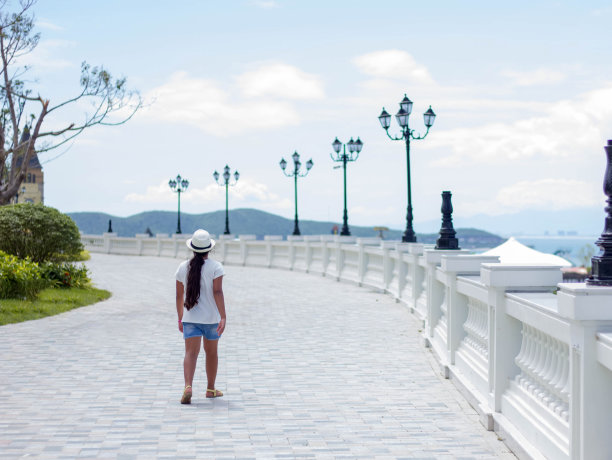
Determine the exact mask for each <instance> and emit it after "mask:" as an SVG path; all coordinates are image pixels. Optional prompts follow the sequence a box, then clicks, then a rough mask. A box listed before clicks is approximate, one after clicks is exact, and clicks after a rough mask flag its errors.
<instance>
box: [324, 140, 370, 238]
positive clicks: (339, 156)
mask: <svg viewBox="0 0 612 460" xmlns="http://www.w3.org/2000/svg"><path fill="white" fill-rule="evenodd" d="M347 145H348V149H349V153H346V146H347ZM332 147H333V148H334V152H336V156H334V154H333V153H330V154H329V155H330V156H331V159H332V160H333V161H337V162H340V161H341V162H342V168H343V169H344V214H343V217H342V219H343V222H344V223H343V224H342V230H341V231H340V235H344V236H350V235H351V232H350V231H349V226H348V211H347V210H346V163H348V162H349V161H357V158H359V152H361V149H362V148H363V142H361V139H359V138H357V140H356V141H354V140H353V138H352V137H351V140H350V141H348V144H343V143H342V142H340V141H339V140H338V138H336V140H335V141H334V142H333V143H332ZM340 149H342V153H340ZM355 154H356V155H355Z"/></svg>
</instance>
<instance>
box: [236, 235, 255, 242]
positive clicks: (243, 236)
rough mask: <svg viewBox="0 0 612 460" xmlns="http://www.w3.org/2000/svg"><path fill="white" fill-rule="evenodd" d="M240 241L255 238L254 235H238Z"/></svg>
mask: <svg viewBox="0 0 612 460" xmlns="http://www.w3.org/2000/svg"><path fill="white" fill-rule="evenodd" d="M238 239H239V240H240V241H254V240H256V239H257V236H256V235H238Z"/></svg>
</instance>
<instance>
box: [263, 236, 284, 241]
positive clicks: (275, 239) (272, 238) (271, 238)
mask: <svg viewBox="0 0 612 460" xmlns="http://www.w3.org/2000/svg"><path fill="white" fill-rule="evenodd" d="M264 241H283V235H265V236H264Z"/></svg>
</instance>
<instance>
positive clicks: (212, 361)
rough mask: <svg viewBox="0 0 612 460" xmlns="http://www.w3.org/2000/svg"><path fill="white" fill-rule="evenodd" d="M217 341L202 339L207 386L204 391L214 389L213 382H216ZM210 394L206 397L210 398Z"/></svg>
mask: <svg viewBox="0 0 612 460" xmlns="http://www.w3.org/2000/svg"><path fill="white" fill-rule="evenodd" d="M218 344H219V341H218V340H207V339H204V352H205V353H206V379H207V380H208V386H207V387H206V389H209V390H214V389H215V380H217V369H218V367H219V355H218V353H217V345H218ZM212 395H213V394H212V392H208V393H207V396H212Z"/></svg>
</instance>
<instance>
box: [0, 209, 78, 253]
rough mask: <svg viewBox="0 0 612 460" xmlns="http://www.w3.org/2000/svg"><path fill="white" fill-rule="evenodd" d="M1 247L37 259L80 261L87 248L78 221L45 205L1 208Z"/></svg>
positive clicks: (9, 251)
mask: <svg viewBox="0 0 612 460" xmlns="http://www.w3.org/2000/svg"><path fill="white" fill-rule="evenodd" d="M0 250H1V251H4V252H6V253H8V254H12V255H15V256H17V257H18V258H20V259H27V258H29V259H31V260H32V261H33V262H44V261H66V260H78V259H79V257H80V253H81V251H82V250H83V245H82V243H81V235H80V234H79V229H78V227H77V226H76V224H75V223H74V221H73V220H72V219H71V218H70V217H69V216H67V215H66V214H62V213H61V212H59V211H58V210H57V209H54V208H50V207H47V206H43V205H42V204H31V203H20V204H14V205H7V206H1V207H0Z"/></svg>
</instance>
